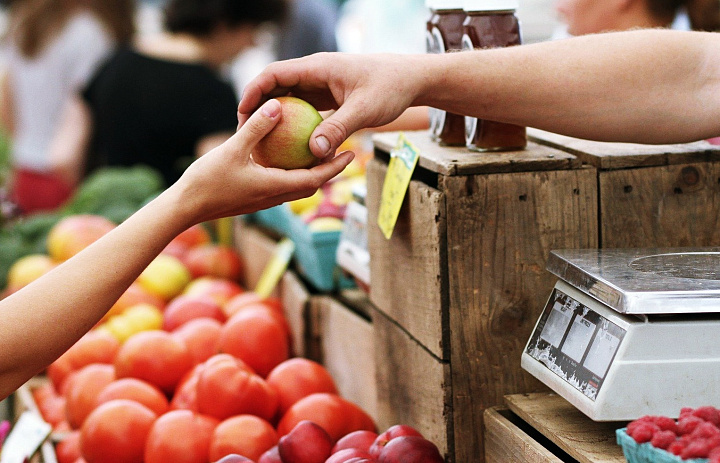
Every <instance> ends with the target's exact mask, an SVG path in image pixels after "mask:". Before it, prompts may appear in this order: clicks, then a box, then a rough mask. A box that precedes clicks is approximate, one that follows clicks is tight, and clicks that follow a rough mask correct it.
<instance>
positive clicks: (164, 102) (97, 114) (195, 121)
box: [51, 0, 286, 185]
mask: <svg viewBox="0 0 720 463" xmlns="http://www.w3.org/2000/svg"><path fill="white" fill-rule="evenodd" d="M285 14H286V4H285V1H284V0H264V1H263V2H257V1H253V0H213V1H206V0H170V1H169V2H167V3H166V5H165V7H164V24H163V31H162V32H161V33H159V34H154V35H149V36H145V37H140V38H139V39H138V40H136V41H135V42H134V43H133V44H132V45H131V46H128V47H124V48H122V49H120V50H118V51H116V52H115V53H114V54H113V55H112V56H111V57H110V59H109V60H108V61H107V62H106V64H105V65H104V66H103V67H102V68H100V69H99V71H98V72H97V73H96V74H95V75H94V76H93V77H92V79H91V80H90V82H89V84H88V85H87V87H86V88H85V89H84V90H83V91H82V93H81V94H79V95H77V96H76V97H75V98H73V99H72V101H71V105H70V107H69V108H68V110H67V111H66V113H65V114H64V116H63V121H62V125H61V128H60V131H59V132H58V135H57V137H56V138H55V139H54V141H53V145H52V147H51V158H52V159H53V160H54V162H55V163H56V164H57V165H58V166H62V172H63V176H64V178H65V179H66V181H67V182H68V183H71V184H75V183H77V182H78V181H79V180H80V179H82V178H83V176H84V175H85V174H86V173H87V172H89V171H92V170H93V169H94V168H96V167H99V166H132V165H136V164H145V165H148V166H150V167H153V168H155V169H157V170H158V171H159V172H160V173H161V174H162V176H163V178H164V179H165V182H166V184H167V185H171V184H173V183H174V182H175V181H176V180H177V179H178V178H179V177H180V175H181V174H182V172H183V171H184V170H185V168H186V167H187V166H188V165H189V164H190V163H191V162H192V161H193V160H194V159H195V158H196V157H198V156H200V155H202V154H204V153H206V152H208V151H209V150H211V149H212V148H214V147H216V146H218V145H219V144H220V143H222V142H224V141H225V140H227V139H228V137H229V136H230V135H232V133H233V130H234V128H235V126H236V124H237V117H236V107H237V95H236V93H235V91H234V89H233V86H232V84H231V83H230V82H229V81H227V80H226V79H225V78H224V76H223V74H222V71H223V68H224V66H225V65H226V64H228V63H229V62H230V61H232V59H233V58H235V56H236V55H237V54H238V53H239V52H240V51H242V50H244V49H245V48H247V47H249V46H251V45H252V44H253V40H254V37H255V32H256V30H257V29H258V27H260V25H262V24H264V23H266V22H278V23H279V22H281V21H282V20H283V18H284V17H285Z"/></svg>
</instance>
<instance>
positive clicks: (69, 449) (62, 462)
mask: <svg viewBox="0 0 720 463" xmlns="http://www.w3.org/2000/svg"><path fill="white" fill-rule="evenodd" d="M55 456H56V457H57V461H58V463H74V462H75V461H76V460H77V459H78V458H80V431H79V430H76V431H70V432H68V433H67V434H65V437H63V438H62V440H61V441H60V442H58V443H57V444H56V445H55Z"/></svg>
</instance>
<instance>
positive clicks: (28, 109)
mask: <svg viewBox="0 0 720 463" xmlns="http://www.w3.org/2000/svg"><path fill="white" fill-rule="evenodd" d="M112 46H113V39H112V37H111V36H110V34H109V32H108V31H107V30H106V29H105V28H104V26H103V25H102V23H100V21H99V20H98V19H97V18H96V17H95V16H93V15H92V14H90V13H85V12H82V13H78V14H76V15H75V16H74V17H72V18H70V20H69V21H68V23H67V24H66V26H65V28H64V29H63V30H62V32H61V33H60V35H59V36H58V37H56V38H55V40H54V41H53V42H52V43H51V44H49V45H48V46H46V47H45V49H44V50H42V51H41V53H40V54H39V55H38V56H35V57H33V58H32V59H28V58H26V57H25V56H23V55H22V54H21V53H20V52H19V50H18V49H17V48H16V47H15V46H13V45H12V44H10V45H9V47H8V49H7V50H6V60H7V61H6V65H7V69H8V76H9V78H10V79H11V80H10V86H11V91H12V95H13V107H14V110H15V114H14V117H15V136H14V137H13V141H12V154H13V163H14V165H15V166H17V167H25V168H31V169H36V170H44V169H47V167H48V165H49V160H48V146H49V144H50V141H51V140H52V137H53V136H54V133H55V127H56V125H57V122H58V119H59V118H60V114H61V112H62V109H63V106H64V104H65V101H66V100H67V99H68V97H69V96H70V95H72V94H73V93H74V92H76V91H77V90H78V89H80V88H81V87H82V86H83V85H84V84H85V83H86V82H87V81H88V79H89V78H90V77H91V76H92V74H93V72H94V70H95V69H96V67H97V66H98V65H99V64H100V63H102V61H103V59H104V58H105V57H106V56H107V55H108V53H109V51H110V50H111V48H112Z"/></svg>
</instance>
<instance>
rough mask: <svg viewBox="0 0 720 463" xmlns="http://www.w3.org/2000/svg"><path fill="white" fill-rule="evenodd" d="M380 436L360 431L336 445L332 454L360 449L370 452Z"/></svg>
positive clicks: (343, 438)
mask: <svg viewBox="0 0 720 463" xmlns="http://www.w3.org/2000/svg"><path fill="white" fill-rule="evenodd" d="M377 437H378V435H377V433H376V432H373V431H367V430H360V431H353V432H351V433H350V434H346V435H345V436H343V437H342V438H340V440H338V441H337V442H336V443H335V446H334V447H333V449H332V453H333V454H334V453H336V452H339V451H340V450H344V449H358V450H364V451H366V452H370V446H371V445H372V444H373V442H375V439H377Z"/></svg>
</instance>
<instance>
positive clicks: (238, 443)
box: [209, 415, 278, 461]
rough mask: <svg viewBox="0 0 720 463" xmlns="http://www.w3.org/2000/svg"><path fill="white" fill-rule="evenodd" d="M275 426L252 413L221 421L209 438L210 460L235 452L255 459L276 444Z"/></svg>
mask: <svg viewBox="0 0 720 463" xmlns="http://www.w3.org/2000/svg"><path fill="white" fill-rule="evenodd" d="M277 443H278V435H277V432H275V428H273V426H272V425H271V424H270V423H269V422H267V421H266V420H263V419H262V418H260V417H257V416H254V415H237V416H231V417H230V418H228V419H226V420H225V421H223V422H221V423H220V424H219V425H218V426H217V427H216V428H215V431H214V432H213V435H212V439H211V440H210V453H209V455H210V461H217V460H219V459H221V458H222V457H224V456H226V455H231V454H237V455H242V456H244V457H247V458H249V459H251V460H253V461H257V460H258V459H259V458H260V455H262V454H263V453H265V452H266V451H267V450H269V449H270V448H272V447H273V446H275V445H277Z"/></svg>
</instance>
